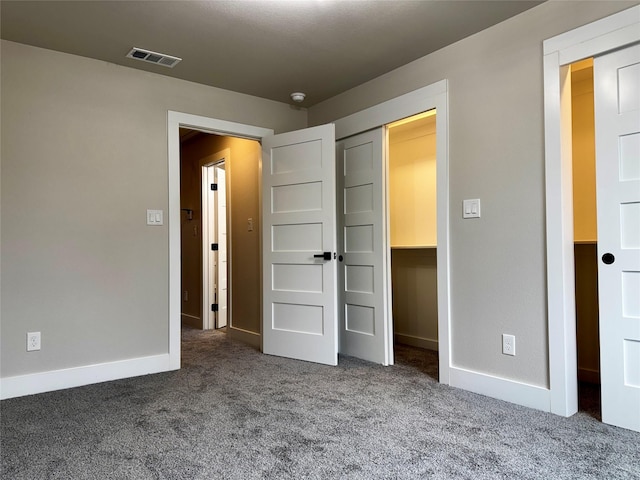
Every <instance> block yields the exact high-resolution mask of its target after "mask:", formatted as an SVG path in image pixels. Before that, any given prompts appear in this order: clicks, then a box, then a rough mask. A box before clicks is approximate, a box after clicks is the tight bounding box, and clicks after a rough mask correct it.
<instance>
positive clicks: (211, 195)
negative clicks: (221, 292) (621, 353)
mask: <svg viewBox="0 0 640 480" xmlns="http://www.w3.org/2000/svg"><path fill="white" fill-rule="evenodd" d="M204 170H205V172H206V177H207V180H206V184H205V185H206V190H205V192H206V200H205V201H206V209H203V215H204V217H203V218H204V224H206V229H207V239H208V240H207V242H208V243H209V245H207V246H205V248H206V261H205V262H204V263H205V266H206V268H207V271H206V277H207V278H206V280H207V283H206V285H205V288H206V290H207V294H208V301H207V304H205V305H204V307H203V308H205V310H204V317H205V322H204V325H203V328H205V329H211V328H215V326H216V312H215V309H214V304H215V303H216V291H217V275H216V265H217V263H216V260H217V258H216V255H215V253H216V252H215V251H214V250H213V244H214V243H215V242H216V215H215V211H216V195H215V193H216V192H215V191H214V190H213V189H212V187H211V186H212V185H215V184H216V173H215V168H214V167H212V166H206V167H204Z"/></svg>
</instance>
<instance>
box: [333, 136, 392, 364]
mask: <svg viewBox="0 0 640 480" xmlns="http://www.w3.org/2000/svg"><path fill="white" fill-rule="evenodd" d="M385 139H386V130H385V127H380V128H378V129H375V130H371V131H368V132H365V133H362V134H359V135H355V136H353V137H349V138H347V139H345V140H341V141H340V142H338V144H337V147H336V149H337V176H336V178H337V182H338V192H339V195H338V224H339V226H340V227H339V235H338V238H339V240H338V255H340V258H341V260H340V261H339V263H338V272H339V273H338V278H339V291H340V296H341V299H340V353H342V354H345V355H350V356H354V357H358V358H362V359H364V360H369V361H371V362H376V363H380V364H383V365H389V364H390V363H393V350H392V349H393V340H392V331H391V327H390V322H391V318H390V315H389V311H388V310H389V309H388V306H387V287H388V285H387V273H388V272H387V248H388V246H387V242H386V236H385V235H386V234H385V228H384V224H385V218H386V215H385V212H386V205H385V198H386V197H385V192H384V191H385V180H384V179H385V175H384V173H385V168H383V167H384V165H385V145H386V141H385Z"/></svg>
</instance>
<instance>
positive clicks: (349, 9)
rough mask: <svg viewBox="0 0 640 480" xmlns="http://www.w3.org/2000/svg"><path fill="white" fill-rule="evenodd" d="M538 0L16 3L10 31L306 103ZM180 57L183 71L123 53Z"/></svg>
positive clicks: (3, 15)
mask: <svg viewBox="0 0 640 480" xmlns="http://www.w3.org/2000/svg"><path fill="white" fill-rule="evenodd" d="M539 3H541V2H539V1H525V0H520V1H484V0H472V1H432V0H411V1H407V0H262V1H259V0H253V1H250V0H244V1H243V0H234V1H225V0H218V1H195V0H188V1H184V0H182V1H158V0H154V1H64V2H60V1H7V0H2V2H1V3H0V8H1V10H0V20H1V25H0V33H1V36H2V38H3V39H6V40H11V41H15V42H20V43H25V44H28V45H35V46H39V47H43V48H48V49H51V50H58V51H61V52H67V53H72V54H76V55H81V56H85V57H91V58H96V59H99V60H104V61H108V62H112V63H116V64H119V65H125V66H129V67H132V68H137V69H141V70H147V71H151V72H156V73H160V74H163V75H168V76H172V77H177V78H182V79H185V80H190V81H193V82H198V83H203V84H206V85H212V86H215V87H220V88H224V89H228V90H233V91H237V92H242V93H247V94H251V95H256V96H258V97H264V98H269V99H272V100H277V101H282V102H288V103H292V102H291V100H290V98H289V94H290V93H291V92H294V91H302V92H306V94H307V98H306V100H305V101H304V102H303V103H302V106H306V107H309V106H311V105H314V104H316V103H319V102H321V101H323V100H325V99H327V98H330V97H332V96H334V95H337V94H339V93H341V92H344V91H345V90H348V89H350V88H352V87H354V86H356V85H359V84H361V83H363V82H366V81H368V80H371V79H373V78H375V77H377V76H379V75H382V74H384V73H386V72H388V71H390V70H393V69H394V68H396V67H399V66H401V65H404V64H405V63H408V62H410V61H412V60H415V59H417V58H420V57H422V56H424V55H426V54H428V53H431V52H433V51H435V50H438V49H440V48H442V47H444V46H446V45H448V44H451V43H454V42H456V41H458V40H460V39H462V38H465V37H467V36H469V35H472V34H474V33H476V32H478V31H480V30H483V29H485V28H488V27H490V26H492V25H494V24H496V23H499V22H501V21H503V20H505V19H507V18H509V17H511V16H513V15H517V14H518V13H521V12H522V11H524V10H527V9H529V8H531V7H533V6H535V5H537V4H539ZM134 46H136V47H140V48H145V49H148V50H152V51H156V52H161V53H165V54H169V55H174V56H177V57H181V58H182V59H183V60H182V62H180V63H179V64H178V65H177V66H176V67H175V68H174V69H168V68H166V67H162V66H158V65H150V64H146V63H143V62H139V61H136V60H132V59H128V58H125V55H126V54H127V53H128V52H129V50H131V48H132V47H134Z"/></svg>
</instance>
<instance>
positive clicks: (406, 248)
mask: <svg viewBox="0 0 640 480" xmlns="http://www.w3.org/2000/svg"><path fill="white" fill-rule="evenodd" d="M389 226H390V236H391V285H392V292H393V325H394V336H395V340H396V342H398V343H404V344H408V345H413V346H416V347H420V348H429V349H433V350H437V348H438V303H437V263H436V248H435V247H436V243H437V228H436V227H437V220H436V135H435V115H433V116H430V117H428V118H424V119H419V120H415V121H413V122H411V123H405V124H403V125H399V126H395V127H391V128H390V129H389Z"/></svg>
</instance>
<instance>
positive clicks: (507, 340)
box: [502, 333, 516, 355]
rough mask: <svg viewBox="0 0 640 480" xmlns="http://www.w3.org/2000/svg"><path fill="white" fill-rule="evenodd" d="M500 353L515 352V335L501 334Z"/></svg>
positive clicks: (508, 353)
mask: <svg viewBox="0 0 640 480" xmlns="http://www.w3.org/2000/svg"><path fill="white" fill-rule="evenodd" d="M502 353H503V354H505V355H515V354H516V337H515V336H513V335H507V334H506V333H503V334H502Z"/></svg>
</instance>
